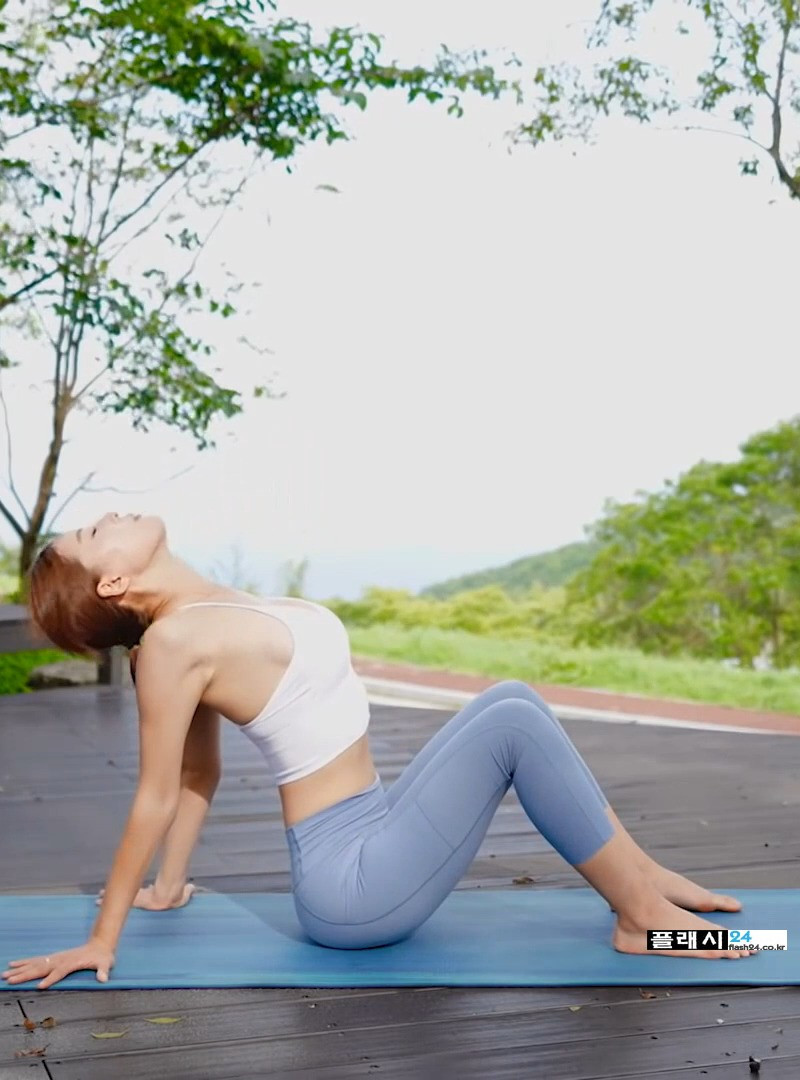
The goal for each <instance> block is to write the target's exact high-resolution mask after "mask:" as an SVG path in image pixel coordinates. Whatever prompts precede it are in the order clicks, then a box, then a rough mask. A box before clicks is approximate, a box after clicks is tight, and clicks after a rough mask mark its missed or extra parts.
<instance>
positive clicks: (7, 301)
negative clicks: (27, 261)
mask: <svg viewBox="0 0 800 1080" xmlns="http://www.w3.org/2000/svg"><path fill="white" fill-rule="evenodd" d="M61 269H62V267H60V266H54V267H53V269H52V270H48V271H47V273H46V274H40V275H39V277H37V278H34V279H33V281H29V282H28V283H27V284H26V285H23V286H22V288H20V289H17V291H16V292H14V293H11V295H10V296H0V311H2V310H3V308H7V307H10V306H11V304H16V302H17V301H18V300H19V299H21V297H23V296H24V295H25V294H26V293H29V292H31V290H33V289H36V288H38V286H39V285H43V284H44V282H45V281H48V280H49V279H50V278H51V277H53V275H54V274H57V273H58V272H59V270H61Z"/></svg>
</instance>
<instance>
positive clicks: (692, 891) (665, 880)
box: [644, 860, 742, 911]
mask: <svg viewBox="0 0 800 1080" xmlns="http://www.w3.org/2000/svg"><path fill="white" fill-rule="evenodd" d="M651 863H652V865H650V866H645V867H644V871H645V873H646V874H647V876H648V878H649V879H650V880H651V881H652V882H653V884H654V885H655V887H656V889H657V890H658V891H659V892H660V893H661V895H662V896H663V897H664V899H665V900H669V901H670V902H671V903H673V904H675V905H676V907H680V908H686V909H687V910H688V911H741V910H742V904H741V901H740V900H737V899H736V897H735V896H726V895H725V894H724V893H714V892H711V891H710V890H709V889H704V888H703V886H702V885H696V884H695V883H694V882H693V881H690V880H689V879H688V878H686V877H683V875H682V874H676V873H675V871H674V870H667V868H666V867H665V866H660V865H659V864H658V863H657V862H652V860H651Z"/></svg>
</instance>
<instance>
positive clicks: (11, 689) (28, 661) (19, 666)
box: [0, 649, 72, 694]
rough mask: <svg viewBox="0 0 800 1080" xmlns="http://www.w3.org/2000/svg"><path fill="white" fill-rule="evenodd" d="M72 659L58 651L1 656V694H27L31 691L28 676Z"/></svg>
mask: <svg viewBox="0 0 800 1080" xmlns="http://www.w3.org/2000/svg"><path fill="white" fill-rule="evenodd" d="M70 659H72V657H69V656H67V654H66V653H63V652H59V651H58V650H57V649H37V650H35V651H33V652H18V653H2V654H0V694H25V693H27V692H28V691H29V690H30V687H29V686H28V676H29V675H30V673H31V672H32V671H33V669H34V668H37V667H41V666H42V665H43V664H54V663H56V662H57V661H59V660H70Z"/></svg>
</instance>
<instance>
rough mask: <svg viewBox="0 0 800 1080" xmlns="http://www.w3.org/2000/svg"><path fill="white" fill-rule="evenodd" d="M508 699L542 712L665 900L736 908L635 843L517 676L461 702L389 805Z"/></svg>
mask: <svg viewBox="0 0 800 1080" xmlns="http://www.w3.org/2000/svg"><path fill="white" fill-rule="evenodd" d="M511 699H518V700H523V701H529V702H531V703H533V704H534V705H536V706H538V708H539V709H540V710H541V711H542V712H543V713H544V715H545V716H546V717H548V719H549V720H550V722H551V723H552V724H553V726H554V728H555V731H556V733H557V734H558V735H559V736H560V737H561V738H562V739H563V740H564V742H566V743H567V745H568V746H569V747H570V748H571V752H572V755H573V757H574V761H575V765H576V766H577V767H578V768H580V769H581V770H582V771H583V772H584V774H585V776H586V778H587V780H588V781H589V783H590V784H591V785H592V787H593V788H594V789H595V791H596V792H597V795H598V797H599V798H600V800H601V802H602V803H603V805H604V807H605V812H606V815H607V817H608V818H609V820H610V822H611V825H612V827H613V829H614V833H615V834H617V835H619V836H621V837H622V840H623V843H625V844H627V845H628V847H629V850H630V853H631V856H632V857H633V858H634V859H636V860H637V861H638V862H639V864H640V865H641V866H642V868H643V869H644V870H645V872H646V873H647V874H648V875H649V876H650V877H651V878H652V880H653V883H654V884H655V886H656V888H657V889H658V891H659V892H660V893H661V894H662V895H663V896H665V897H666V898H667V899H668V900H671V901H672V903H674V904H677V905H678V906H679V907H685V908H687V909H689V910H692V911H704V912H709V911H739V910H740V908H741V906H742V905H741V903H740V902H739V901H738V900H736V899H735V898H734V897H732V896H726V895H722V894H719V893H713V892H711V891H710V890H709V889H706V888H703V886H701V885H696V884H695V883H694V882H693V881H690V880H689V879H688V878H686V877H683V875H681V874H677V873H675V872H674V871H672V870H668V869H667V868H666V867H664V866H662V865H661V864H660V863H658V862H656V860H655V859H653V858H652V857H651V856H650V855H648V854H647V852H646V851H644V850H643V849H642V848H641V846H640V845H639V844H637V842H636V841H635V840H634V839H633V837H632V836H631V834H630V833H629V832H628V830H627V829H626V828H625V826H624V825H623V824H622V822H621V821H620V819H619V818H618V817H617V815H616V813H615V811H614V810H613V809H612V807H611V806H610V805H609V802H608V799H607V798H606V796H605V794H604V792H603V791H602V789H601V787H600V785H599V784H598V783H597V780H596V779H595V777H594V776H593V775H592V772H591V770H590V769H589V767H588V765H587V764H586V762H585V761H584V760H583V758H582V757H581V755H580V754H579V753H578V751H577V749H576V748H575V745H574V743H573V742H572V740H571V739H570V738H569V736H568V735H567V733H566V731H565V730H564V728H563V726H562V725H561V723H560V721H559V720H558V718H557V717H556V716H555V714H554V713H553V711H552V709H551V708H550V707H549V705H548V704H547V703H546V702H545V701H544V699H543V698H542V697H541V696H540V695H539V694H538V693H537V692H536V691H535V690H534V689H533V688H532V687H530V686H528V684H527V683H524V682H522V681H521V680H518V679H505V680H503V681H502V682H499V683H495V685H494V686H490V687H489V688H488V689H486V690H484V691H483V692H482V693H480V694H478V695H477V696H476V697H474V698H473V700H472V701H470V702H469V704H467V705H465V706H464V708H462V709H461V710H460V711H459V712H458V713H456V714H455V715H454V716H452V717H451V718H450V719H449V720H448V721H447V723H446V724H444V725H443V726H442V727H441V728H440V729H439V731H437V733H436V734H435V735H434V736H433V737H432V738H431V739H430V741H429V742H428V743H426V745H425V746H424V747H423V748H422V750H420V752H419V753H418V754H417V755H416V757H415V758H414V759H413V761H411V763H410V764H409V765H407V766H406V768H405V769H404V771H403V772H402V773H401V774H400V776H399V777H398V778H397V780H396V781H395V782H394V783H393V784H392V786H391V787H390V788H389V790H388V791H387V799H388V801H389V805H390V806H393V805H394V804H395V803H396V802H397V800H398V799H399V798H400V797H401V796H402V795H403V793H404V792H405V791H406V790H407V789H408V787H409V786H410V785H411V783H413V781H414V779H415V778H416V777H417V776H418V775H419V773H420V772H421V771H422V769H424V767H425V766H426V765H427V764H428V762H429V761H431V760H432V759H433V758H434V757H435V756H436V755H438V754H440V753H441V751H442V750H443V748H444V746H445V745H446V744H447V743H448V742H449V741H450V740H451V739H452V738H453V737H454V736H455V735H457V734H458V732H459V731H461V729H462V728H463V727H464V726H465V725H467V724H468V723H469V722H470V721H471V720H472V719H473V717H475V716H477V715H478V714H479V713H480V712H482V711H483V709H485V708H487V707H488V706H489V705H494V704H495V703H496V702H498V701H508V700H511Z"/></svg>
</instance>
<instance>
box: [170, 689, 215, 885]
mask: <svg viewBox="0 0 800 1080" xmlns="http://www.w3.org/2000/svg"><path fill="white" fill-rule="evenodd" d="M221 772H222V764H221V756H220V717H219V713H216V712H214V710H213V709H209V708H208V706H206V705H198V707H197V709H196V711H195V714H194V717H193V718H192V723H191V726H190V727H189V733H188V735H187V737H186V743H185V745H184V749H183V763H182V767H181V791H180V797H179V799H178V812H177V813H176V815H175V820H174V821H173V822H172V825H171V826H170V828H169V832H168V833H167V835H166V838H165V840H164V844H163V847H162V851H161V863H160V865H159V868H158V873H157V874H156V879H155V882H154V884H153V899H154V900H155V901H156V903H159V902H161V901H163V902H164V905H165V906H171V905H172V904H175V903H177V902H178V901H179V900H180V899H181V898H182V897H183V893H184V886H185V884H186V878H187V875H188V870H189V860H190V859H191V857H192V851H193V850H194V847H195V844H196V843H197V840H198V837H199V836H200V830H201V829H202V827H203V822H204V821H205V819H206V815H207V813H208V808H209V806H210V805H211V800H212V799H213V797H214V792H215V791H216V790H217V784H218V783H219V779H220V775H221Z"/></svg>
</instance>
